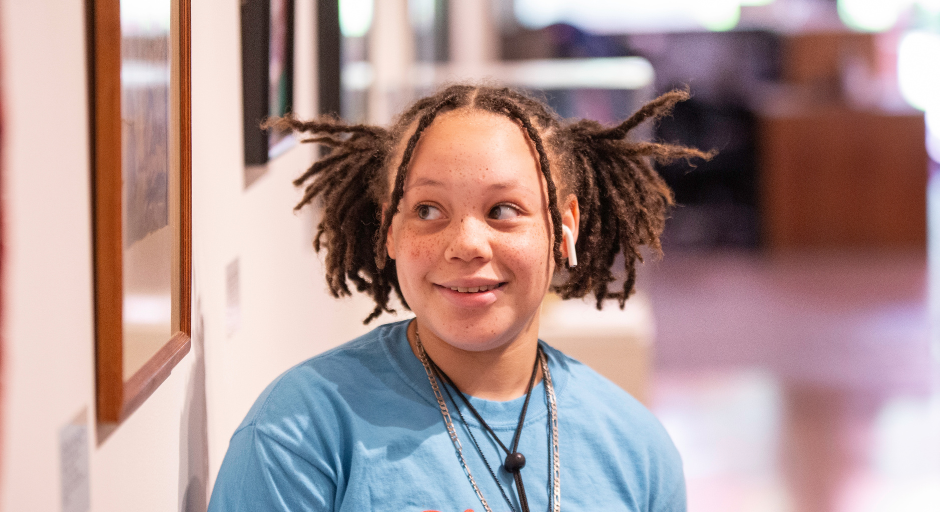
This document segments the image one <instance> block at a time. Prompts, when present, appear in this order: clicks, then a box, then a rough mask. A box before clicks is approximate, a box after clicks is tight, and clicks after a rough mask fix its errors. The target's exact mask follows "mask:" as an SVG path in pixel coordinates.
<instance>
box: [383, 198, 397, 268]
mask: <svg viewBox="0 0 940 512" xmlns="http://www.w3.org/2000/svg"><path fill="white" fill-rule="evenodd" d="M387 210H388V203H382V222H385V212H386V211H387ZM394 230H395V222H394V220H393V221H392V223H391V224H389V225H388V235H386V236H385V252H387V253H388V257H389V258H391V259H395V237H394Z"/></svg>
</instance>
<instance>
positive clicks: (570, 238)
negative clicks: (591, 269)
mask: <svg viewBox="0 0 940 512" xmlns="http://www.w3.org/2000/svg"><path fill="white" fill-rule="evenodd" d="M561 233H562V238H564V239H565V247H566V248H567V249H568V266H569V267H577V266H578V255H577V254H576V253H575V252H574V233H572V232H571V228H569V227H568V226H565V225H564V224H562V226H561Z"/></svg>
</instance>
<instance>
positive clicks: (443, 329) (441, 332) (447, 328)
mask: <svg viewBox="0 0 940 512" xmlns="http://www.w3.org/2000/svg"><path fill="white" fill-rule="evenodd" d="M531 324H532V321H531V320H529V321H527V322H522V321H516V322H505V321H500V319H498V318H492V317H491V316H489V315H486V316H482V317H480V318H477V319H469V318H466V317H465V316H464V317H463V318H453V319H443V318H438V319H435V320H431V321H428V320H425V325H429V326H430V328H431V329H432V330H433V331H434V334H436V335H437V337H438V338H440V339H441V340H443V341H444V342H445V343H447V344H448V345H450V346H451V347H454V348H456V349H459V350H464V351H467V352H486V351H489V350H495V349H499V348H501V347H504V346H506V345H507V344H509V343H512V342H513V341H514V340H516V339H518V338H519V336H520V334H522V333H524V332H525V331H526V330H527V327H528V326H529V325H531Z"/></svg>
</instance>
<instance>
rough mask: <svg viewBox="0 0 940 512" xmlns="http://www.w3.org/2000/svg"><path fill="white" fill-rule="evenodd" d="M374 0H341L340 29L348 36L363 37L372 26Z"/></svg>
mask: <svg viewBox="0 0 940 512" xmlns="http://www.w3.org/2000/svg"><path fill="white" fill-rule="evenodd" d="M374 9H375V6H374V5H373V4H372V0H339V29H340V31H341V32H342V33H343V35H344V36H346V37H362V36H364V35H366V33H367V32H369V28H371V27H372V14H373V10H374Z"/></svg>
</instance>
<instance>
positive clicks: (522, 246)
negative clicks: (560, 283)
mask: <svg viewBox="0 0 940 512" xmlns="http://www.w3.org/2000/svg"><path fill="white" fill-rule="evenodd" d="M501 245H502V254H503V258H504V259H505V261H506V263H508V264H509V265H510V266H511V267H513V268H515V269H517V270H516V272H517V274H526V275H530V276H538V275H541V274H542V273H543V272H544V269H545V266H546V264H547V263H548V259H549V257H550V255H551V247H550V246H549V241H548V237H547V236H545V235H544V234H542V233H525V234H513V235H512V236H510V237H508V238H507V239H505V240H503V244H501ZM519 277H521V276H519Z"/></svg>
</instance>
